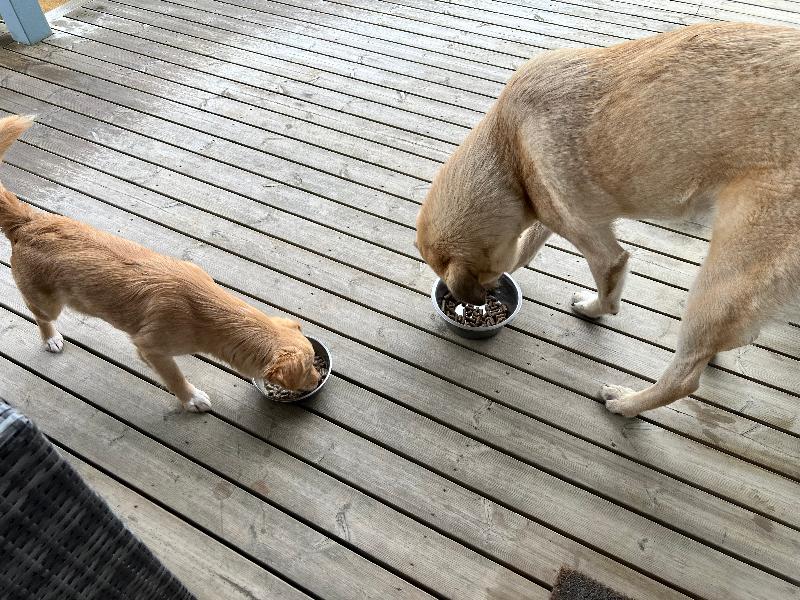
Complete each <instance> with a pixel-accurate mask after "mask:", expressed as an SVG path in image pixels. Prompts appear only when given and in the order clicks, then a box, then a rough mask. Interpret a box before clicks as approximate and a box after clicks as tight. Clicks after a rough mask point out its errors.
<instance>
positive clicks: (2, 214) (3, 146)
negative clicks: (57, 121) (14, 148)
mask: <svg viewBox="0 0 800 600" xmlns="http://www.w3.org/2000/svg"><path fill="white" fill-rule="evenodd" d="M32 124H33V118H32V117H23V116H19V115H14V116H11V117H6V118H4V119H0V160H2V159H3V157H4V156H5V154H6V151H7V150H8V149H9V148H10V147H11V145H12V144H13V143H14V142H15V141H16V140H17V138H18V137H19V136H21V135H22V134H23V133H24V132H25V130H26V129H28V127H30V126H31V125H32ZM34 214H35V213H34V212H33V210H31V208H30V207H29V206H28V205H27V204H23V203H22V202H20V201H19V199H18V198H17V197H16V196H15V195H14V194H12V193H11V192H9V191H8V190H6V189H5V188H4V187H2V186H1V185H0V231H2V232H3V233H4V234H6V237H7V238H8V239H9V240H11V242H12V243H13V242H14V241H15V238H16V235H15V231H16V229H17V228H18V227H20V226H22V225H24V224H25V223H27V222H28V221H30V220H31V219H32V218H33V216H34Z"/></svg>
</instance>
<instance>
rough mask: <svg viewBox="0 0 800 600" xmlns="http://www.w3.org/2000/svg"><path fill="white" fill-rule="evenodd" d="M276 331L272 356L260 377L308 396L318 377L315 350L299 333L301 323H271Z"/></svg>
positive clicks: (280, 320) (277, 320)
mask: <svg viewBox="0 0 800 600" xmlns="http://www.w3.org/2000/svg"><path fill="white" fill-rule="evenodd" d="M273 323H274V324H275V325H276V328H277V330H278V333H277V336H276V338H277V339H275V340H274V341H273V344H272V345H273V348H274V350H273V352H272V355H271V356H270V357H269V359H268V361H267V363H266V365H264V367H263V369H262V371H261V373H260V377H261V379H263V380H265V381H269V382H270V383H274V384H277V385H279V386H281V387H282V388H284V389H287V390H291V391H293V392H294V391H299V392H308V391H311V390H313V389H314V388H315V387H317V384H318V383H319V379H320V374H319V372H318V371H317V369H316V368H315V367H314V347H313V346H312V345H311V342H310V341H308V338H307V337H306V336H304V335H303V334H302V332H301V327H300V323H298V322H297V321H292V320H290V319H280V318H277V319H273Z"/></svg>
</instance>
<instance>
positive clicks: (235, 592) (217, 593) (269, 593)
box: [59, 450, 309, 600]
mask: <svg viewBox="0 0 800 600" xmlns="http://www.w3.org/2000/svg"><path fill="white" fill-rule="evenodd" d="M59 452H60V453H61V455H62V456H64V458H66V459H67V460H68V461H69V462H70V464H71V465H72V466H73V467H74V468H75V469H76V470H77V471H78V473H79V474H80V475H81V477H83V479H84V481H86V483H87V484H88V485H89V486H90V487H91V488H92V489H93V490H94V491H95V492H97V493H98V494H99V495H100V496H101V497H102V498H103V500H105V501H106V502H107V503H108V504H109V506H110V507H111V510H113V511H114V513H115V514H116V515H117V517H119V518H120V519H121V520H122V522H123V523H125V525H126V526H127V527H128V529H130V530H131V531H132V532H133V533H134V535H136V536H137V537H138V538H139V539H140V540H142V541H143V542H144V543H145V545H146V546H147V547H148V548H150V550H152V551H153V553H154V554H155V555H156V557H157V558H158V559H159V560H160V561H161V562H162V563H164V566H166V567H167V568H168V569H169V570H170V571H172V573H173V574H175V576H176V577H177V578H178V579H179V580H180V581H181V582H182V583H183V584H184V585H185V586H186V587H187V588H188V589H189V591H190V592H191V593H192V594H194V595H195V597H197V600H219V599H220V598H225V599H227V600H309V596H308V595H307V594H304V593H303V592H301V591H299V590H298V589H297V588H295V587H292V586H291V585H290V584H288V583H286V582H285V581H284V580H282V579H280V578H278V577H277V576H275V575H273V574H272V573H270V572H269V571H268V570H266V569H264V568H263V567H260V566H259V565H257V564H255V563H254V562H252V561H250V560H248V559H247V558H246V557H244V556H242V555H241V554H238V553H237V552H234V551H233V550H231V549H230V548H229V547H227V546H225V545H224V544H222V543H220V542H218V541H217V540H215V539H214V538H212V537H210V536H208V535H206V534H205V533H203V532H201V531H200V530H199V529H197V528H195V527H194V526H192V525H191V524H190V523H187V522H186V521H184V520H182V519H180V518H178V517H176V516H175V515H174V514H172V513H170V512H169V511H167V510H164V509H163V508H162V507H160V506H158V505H157V504H155V503H153V502H151V501H150V500H148V499H147V498H145V497H144V496H142V495H141V494H139V493H138V492H137V491H135V490H133V489H131V488H129V487H126V486H125V485H123V484H121V483H120V482H119V481H116V480H114V479H112V478H111V477H109V476H108V475H106V474H104V473H103V472H101V471H99V470H98V469H96V468H94V467H93V466H91V465H89V464H88V463H86V462H84V461H82V460H81V459H80V458H78V457H76V456H74V455H72V454H70V453H69V452H67V451H65V450H59Z"/></svg>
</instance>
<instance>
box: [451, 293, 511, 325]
mask: <svg viewBox="0 0 800 600" xmlns="http://www.w3.org/2000/svg"><path fill="white" fill-rule="evenodd" d="M459 307H461V314H459V313H458V312H456V309H458V308H459ZM441 309H442V312H443V313H444V314H446V315H447V316H448V317H449V318H450V319H452V320H453V321H455V322H456V323H459V324H461V325H466V326H468V327H491V326H492V325H497V324H498V323H502V322H503V321H505V320H506V319H507V318H508V314H509V310H508V305H506V304H504V303H503V302H500V301H499V300H498V299H497V298H496V297H495V296H493V295H491V294H489V295H488V296H487V297H486V304H485V305H484V306H482V307H481V306H475V305H473V304H459V303H457V302H456V301H455V299H453V297H452V296H451V295H450V294H449V293H447V294H445V296H444V297H443V298H442V302H441Z"/></svg>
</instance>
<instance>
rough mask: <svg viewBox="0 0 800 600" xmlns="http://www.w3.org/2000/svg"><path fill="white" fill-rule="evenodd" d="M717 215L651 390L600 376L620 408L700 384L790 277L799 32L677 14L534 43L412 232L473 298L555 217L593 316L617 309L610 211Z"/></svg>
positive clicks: (797, 259) (796, 267)
mask: <svg viewBox="0 0 800 600" xmlns="http://www.w3.org/2000/svg"><path fill="white" fill-rule="evenodd" d="M697 210H713V211H714V213H715V217H714V225H713V236H712V240H711V245H710V249H709V253H708V256H707V257H706V260H705V262H704V264H703V266H702V268H701V270H700V274H699V275H698V277H697V280H696V281H695V282H694V284H693V287H692V290H691V292H690V296H689V300H688V303H687V306H686V314H685V315H684V318H683V324H682V329H681V333H680V339H679V341H678V347H677V352H676V353H675V357H674V360H673V361H672V363H671V364H670V366H669V368H668V369H667V371H666V372H665V373H664V374H663V376H662V377H661V379H659V380H658V382H657V383H656V384H654V385H652V386H650V387H649V388H647V389H646V390H643V391H640V392H635V391H634V390H631V389H628V388H624V387H620V386H616V385H606V386H604V387H603V390H602V392H601V394H602V397H603V398H604V399H605V401H606V406H607V407H608V409H609V410H611V411H612V412H615V413H619V414H623V415H626V416H633V415H636V414H638V413H640V412H641V411H645V410H649V409H653V408H656V407H659V406H663V405H666V404H668V403H670V402H673V401H674V400H677V399H679V398H681V397H683V396H686V395H688V394H691V393H693V392H694V391H696V389H697V387H698V385H699V380H700V374H701V372H702V371H703V369H704V368H705V366H706V365H707V364H708V362H709V360H710V359H711V358H712V357H713V356H714V355H715V354H716V353H717V352H720V351H722V350H727V349H731V348H735V347H738V346H742V345H745V344H748V343H750V342H751V341H752V340H753V339H754V337H755V336H756V335H757V334H758V330H759V327H760V325H761V324H762V323H763V322H764V320H766V319H767V318H769V317H774V316H776V314H777V313H778V312H779V311H780V310H781V309H782V308H784V307H785V306H786V305H787V304H788V303H789V302H790V301H791V300H792V299H793V297H795V296H796V294H797V292H798V288H800V30H795V29H788V28H777V27H766V26H758V25H747V24H730V23H723V24H715V25H700V26H694V27H688V28H685V29H681V30H679V31H675V32H671V33H666V34H662V35H657V36H654V37H651V38H647V39H643V40H637V41H632V42H627V43H624V44H620V45H618V46H613V47H610V48H602V49H570V50H559V51H555V52H549V53H546V54H542V55H541V56H539V57H537V58H535V59H533V60H531V61H529V62H528V63H526V64H525V65H524V66H522V67H521V68H520V69H519V71H518V72H517V73H516V74H515V75H514V76H513V77H512V79H511V80H510V81H509V83H508V85H507V86H506V87H505V89H504V90H503V93H502V94H501V96H500V98H499V100H498V101H497V103H496V104H495V105H494V106H493V107H492V109H491V110H490V111H489V112H488V113H487V114H486V116H485V117H484V118H483V120H482V121H481V122H480V124H478V126H477V127H476V128H475V129H474V130H473V131H472V132H471V133H470V135H469V136H468V137H467V139H466V140H465V141H464V143H463V144H462V145H461V146H460V147H459V148H458V150H457V151H456V152H455V153H454V154H453V156H452V157H451V158H450V159H449V160H448V161H447V163H446V164H445V165H444V167H443V168H442V169H441V170H440V172H439V173H438V174H437V176H436V178H435V181H434V182H433V186H432V187H431V190H430V192H429V194H428V197H427V198H426V200H425V203H424V204H423V206H422V209H421V211H420V214H419V217H418V219H417V242H416V243H417V247H418V248H419V250H420V252H421V254H422V256H423V257H424V259H425V260H426V261H427V262H428V264H429V265H430V266H431V268H433V270H434V271H436V273H437V274H438V275H439V276H440V277H442V278H443V279H444V281H445V282H446V283H447V286H448V287H449V288H450V290H451V292H452V293H453V294H454V295H455V296H456V297H457V298H458V299H459V300H461V301H465V302H470V303H478V304H479V303H482V302H483V299H484V295H485V290H486V289H487V288H489V287H491V286H492V285H493V283H494V282H495V281H496V280H497V278H498V277H499V276H500V274H501V273H503V272H504V271H509V272H510V271H513V270H515V269H517V268H519V267H522V266H524V265H525V264H527V263H528V262H529V261H530V259H531V258H532V257H533V256H534V254H535V253H536V251H537V250H538V249H539V248H540V247H541V246H542V244H543V243H544V242H545V240H546V239H547V237H548V236H549V235H550V232H551V231H552V232H555V233H557V234H558V235H561V236H563V237H564V238H566V239H567V240H569V241H570V242H572V244H573V245H575V247H577V248H578V250H580V252H581V253H582V254H583V255H584V256H585V257H586V260H587V262H588V263H589V267H590V268H591V271H592V275H593V276H594V280H595V282H596V287H597V290H598V293H597V294H591V295H589V294H576V296H575V298H574V299H573V304H572V306H573V308H574V310H575V311H576V312H578V313H580V314H582V315H585V316H587V317H590V318H597V317H600V316H602V315H608V314H616V313H617V311H618V310H619V305H620V295H621V292H622V285H623V282H624V279H625V272H626V263H627V260H628V254H627V253H626V252H625V250H623V249H622V247H620V245H619V244H618V243H617V240H616V239H615V237H614V232H613V229H612V224H613V222H614V220H615V219H619V218H634V219H642V218H648V219H658V218H669V217H677V216H685V215H687V214H689V213H692V212H696V211H697Z"/></svg>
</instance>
